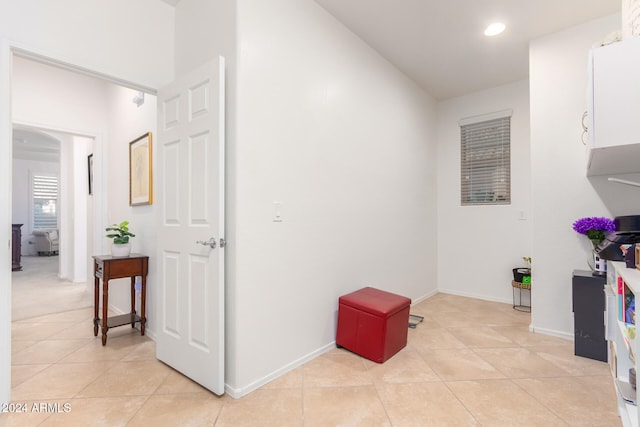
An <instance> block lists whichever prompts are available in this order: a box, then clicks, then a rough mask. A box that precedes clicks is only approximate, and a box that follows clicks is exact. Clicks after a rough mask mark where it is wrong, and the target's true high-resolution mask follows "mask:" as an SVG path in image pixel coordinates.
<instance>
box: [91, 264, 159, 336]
mask: <svg viewBox="0 0 640 427" xmlns="http://www.w3.org/2000/svg"><path fill="white" fill-rule="evenodd" d="M93 259H94V264H93V274H94V276H95V281H94V288H93V297H94V317H93V335H94V336H98V327H99V326H100V327H101V328H102V345H105V344H106V343H107V331H108V330H109V329H110V328H115V327H116V326H122V325H127V324H131V327H132V328H133V327H134V325H135V323H136V322H140V335H144V326H145V323H146V322H147V318H146V317H145V304H146V292H147V272H148V269H149V257H148V256H146V255H140V254H131V255H129V256H128V257H113V256H111V255H94V257H93ZM136 276H140V277H141V279H142V289H141V292H140V297H141V301H140V315H137V314H136V290H135V285H136ZM124 277H130V278H131V312H130V313H129V314H123V315H120V316H112V317H108V316H107V311H108V309H109V280H111V279H122V278H124ZM100 279H102V318H100V317H99V312H100V309H99V306H100Z"/></svg>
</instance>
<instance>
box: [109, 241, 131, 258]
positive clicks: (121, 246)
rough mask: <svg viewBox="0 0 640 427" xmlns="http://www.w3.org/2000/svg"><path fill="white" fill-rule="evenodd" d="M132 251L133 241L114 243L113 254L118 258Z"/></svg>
mask: <svg viewBox="0 0 640 427" xmlns="http://www.w3.org/2000/svg"><path fill="white" fill-rule="evenodd" d="M130 253H131V243H128V242H127V243H112V244H111V256H113V257H116V258H125V257H128V256H129V254H130Z"/></svg>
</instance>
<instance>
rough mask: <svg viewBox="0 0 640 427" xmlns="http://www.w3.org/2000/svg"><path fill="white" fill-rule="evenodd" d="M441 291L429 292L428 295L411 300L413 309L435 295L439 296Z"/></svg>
mask: <svg viewBox="0 0 640 427" xmlns="http://www.w3.org/2000/svg"><path fill="white" fill-rule="evenodd" d="M438 292H439V291H438V290H437V289H434V290H433V291H431V292H429V293H428V294H425V295H423V296H421V297H419V298H416V299H414V300H411V306H412V307H413V306H414V305H417V304H420V303H421V302H422V301H424V300H426V299H428V298H431V297H432V296H434V295H435V294H437V293H438Z"/></svg>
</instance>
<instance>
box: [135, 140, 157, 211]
mask: <svg viewBox="0 0 640 427" xmlns="http://www.w3.org/2000/svg"><path fill="white" fill-rule="evenodd" d="M152 166H153V163H152V161H151V132H147V133H145V134H144V135H142V136H140V137H139V138H136V139H135V140H133V141H131V142H130V143H129V205H131V206H139V205H150V204H151V203H153V171H152Z"/></svg>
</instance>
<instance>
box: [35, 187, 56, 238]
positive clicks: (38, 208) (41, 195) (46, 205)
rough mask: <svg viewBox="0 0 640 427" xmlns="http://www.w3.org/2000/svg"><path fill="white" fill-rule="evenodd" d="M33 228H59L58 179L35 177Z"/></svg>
mask: <svg viewBox="0 0 640 427" xmlns="http://www.w3.org/2000/svg"><path fill="white" fill-rule="evenodd" d="M33 228H34V229H53V228H58V178H57V177H55V176H42V175H34V176H33Z"/></svg>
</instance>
